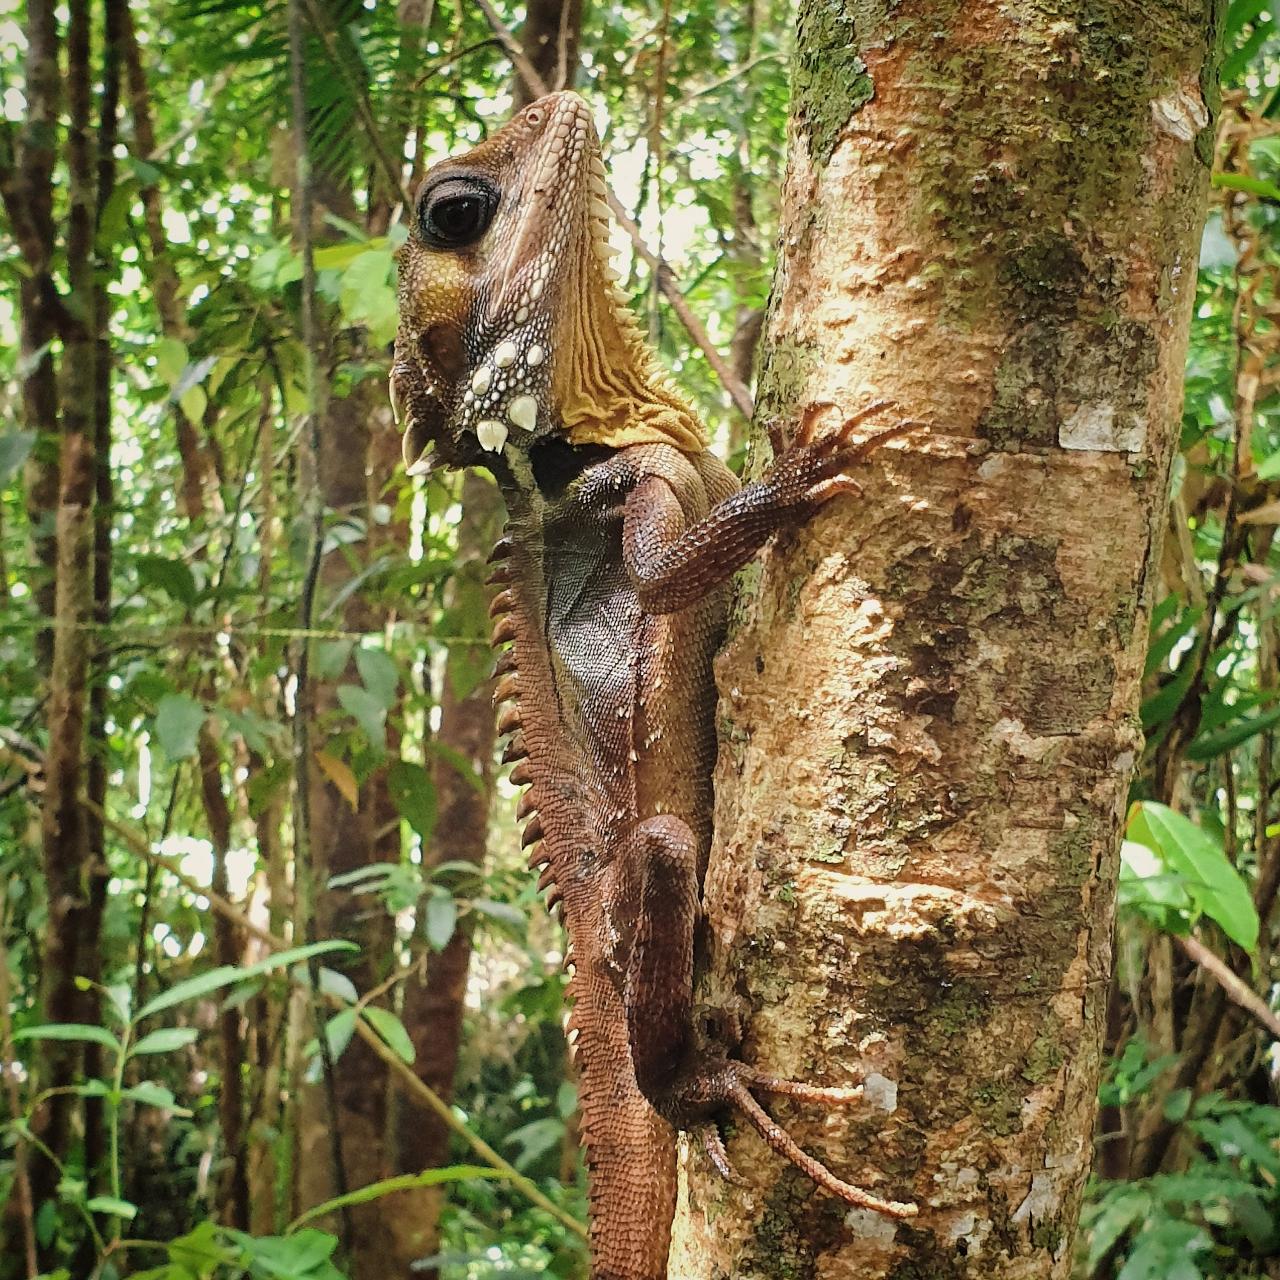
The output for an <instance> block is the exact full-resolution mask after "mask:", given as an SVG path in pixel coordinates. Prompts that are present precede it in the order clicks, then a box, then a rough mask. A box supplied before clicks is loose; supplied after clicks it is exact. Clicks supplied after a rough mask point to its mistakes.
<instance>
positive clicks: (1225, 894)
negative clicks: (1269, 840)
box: [1126, 800, 1258, 951]
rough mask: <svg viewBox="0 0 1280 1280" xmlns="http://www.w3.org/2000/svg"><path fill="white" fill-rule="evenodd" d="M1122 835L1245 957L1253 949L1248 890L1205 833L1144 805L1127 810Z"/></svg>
mask: <svg viewBox="0 0 1280 1280" xmlns="http://www.w3.org/2000/svg"><path fill="white" fill-rule="evenodd" d="M1126 835H1127V837H1128V838H1129V839H1130V840H1134V841H1136V842H1137V843H1138V844H1143V845H1146V846H1147V848H1149V849H1151V850H1152V851H1153V852H1154V853H1155V854H1157V855H1158V856H1159V857H1160V859H1161V860H1162V861H1163V862H1164V864H1165V865H1166V866H1167V867H1169V868H1170V869H1171V870H1173V871H1176V872H1177V873H1178V874H1179V875H1180V876H1181V877H1182V878H1183V881H1184V883H1185V884H1186V887H1187V892H1188V893H1189V894H1190V895H1191V898H1192V900H1193V902H1194V903H1195V904H1196V906H1197V908H1198V909H1199V910H1200V911H1201V912H1203V913H1204V914H1205V915H1207V916H1208V917H1209V918H1210V919H1212V920H1214V921H1216V922H1217V923H1218V925H1219V926H1221V928H1222V931H1223V932H1224V933H1225V934H1226V935H1227V937H1229V938H1230V939H1231V940H1232V941H1233V942H1236V943H1238V944H1239V945H1240V946H1242V947H1244V948H1245V950H1246V951H1252V950H1253V949H1254V948H1255V947H1256V946H1257V943H1258V913H1257V911H1256V910H1255V909H1254V906H1253V899H1252V898H1251V897H1250V896H1249V890H1248V888H1247V887H1246V886H1245V883H1244V881H1243V880H1242V879H1241V878H1240V873H1239V872H1238V871H1236V869H1235V868H1234V867H1233V866H1232V865H1231V863H1230V862H1229V861H1228V860H1227V855H1226V854H1225V853H1224V852H1223V850H1222V846H1221V845H1220V844H1218V843H1217V842H1216V841H1214V840H1213V839H1212V838H1211V837H1210V836H1209V835H1208V834H1207V833H1206V832H1205V831H1203V830H1202V829H1201V828H1200V827H1197V826H1196V825H1195V823H1193V822H1191V821H1190V820H1189V819H1187V818H1184V817H1183V816H1182V814H1180V813H1175V812H1174V811H1173V810H1172V809H1170V808H1168V807H1167V806H1166V805H1162V804H1156V803H1155V802H1154V801H1150V800H1144V801H1143V802H1142V803H1141V804H1138V805H1135V806H1134V807H1133V810H1132V813H1131V814H1130V818H1129V829H1128V831H1127V832H1126Z"/></svg>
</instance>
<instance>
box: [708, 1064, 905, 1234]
mask: <svg viewBox="0 0 1280 1280" xmlns="http://www.w3.org/2000/svg"><path fill="white" fill-rule="evenodd" d="M753 1083H755V1084H756V1087H757V1088H763V1087H764V1086H763V1085H762V1084H760V1083H759V1082H758V1081H753ZM772 1083H773V1084H774V1085H789V1086H790V1088H786V1089H774V1090H772V1092H776V1093H788V1094H790V1096H792V1097H797V1098H807V1097H810V1096H811V1095H810V1094H809V1090H811V1089H812V1090H813V1091H814V1092H815V1093H818V1094H822V1093H830V1092H852V1090H842V1091H828V1090H822V1089H816V1088H814V1086H810V1085H797V1084H796V1083H795V1082H794V1081H782V1080H774V1081H773V1082H772ZM728 1093H729V1101H730V1102H732V1103H733V1105H734V1106H736V1107H737V1108H738V1110H739V1111H741V1112H742V1113H743V1115H745V1116H746V1117H747V1119H748V1120H750V1121H751V1124H752V1126H753V1127H754V1128H755V1130H756V1132H757V1133H758V1134H759V1135H760V1136H761V1137H762V1138H763V1139H764V1140H765V1142H767V1143H768V1144H769V1146H770V1147H772V1148H773V1150H774V1151H776V1152H777V1153H778V1154H779V1155H780V1156H782V1157H783V1158H784V1159H787V1160H789V1161H791V1163H792V1164H793V1165H795V1166H796V1168H797V1169H800V1170H801V1171H802V1172H804V1173H806V1174H808V1176H809V1177H810V1178H812V1179H813V1180H814V1182H816V1183H817V1184H818V1185H819V1186H820V1187H822V1188H824V1189H825V1190H827V1191H829V1192H831V1194H832V1195H834V1196H839V1198H840V1199H841V1200H843V1201H845V1203H846V1204H851V1205H855V1206H856V1207H857V1208H859V1209H870V1210H872V1211H873V1212H875V1213H882V1214H884V1215H885V1216H886V1217H888V1218H914V1217H915V1216H916V1214H918V1213H919V1212H920V1210H919V1208H918V1207H917V1206H916V1205H914V1204H909V1203H906V1202H904V1201H901V1200H882V1199H880V1197H879V1196H874V1195H872V1194H871V1192H869V1191H864V1190H863V1189H862V1188H861V1187H855V1186H854V1185H853V1184H852V1183H849V1182H844V1181H842V1180H841V1179H840V1178H837V1177H836V1175H835V1174H834V1173H832V1172H831V1170H830V1169H828V1168H827V1166H826V1165H825V1164H823V1163H822V1161H821V1160H818V1159H815V1158H814V1157H813V1156H811V1155H810V1154H809V1153H808V1152H807V1151H805V1150H804V1149H803V1148H802V1147H801V1146H800V1145H799V1144H798V1143H797V1142H796V1140H795V1139H794V1138H793V1137H792V1136H791V1135H790V1134H789V1133H788V1132H787V1131H786V1130H785V1129H784V1128H783V1127H782V1126H781V1125H780V1124H778V1123H776V1122H775V1121H774V1120H773V1119H772V1117H770V1115H769V1114H768V1112H766V1111H765V1109H764V1108H763V1107H762V1106H761V1105H760V1104H759V1103H758V1102H757V1101H756V1100H755V1098H754V1097H752V1095H751V1092H750V1090H749V1089H748V1088H747V1086H746V1084H744V1083H743V1082H742V1081H740V1080H737V1079H734V1080H732V1081H731V1082H730V1083H729V1086H728ZM814 1100H817V1099H814ZM849 1100H851V1099H841V1101H849Z"/></svg>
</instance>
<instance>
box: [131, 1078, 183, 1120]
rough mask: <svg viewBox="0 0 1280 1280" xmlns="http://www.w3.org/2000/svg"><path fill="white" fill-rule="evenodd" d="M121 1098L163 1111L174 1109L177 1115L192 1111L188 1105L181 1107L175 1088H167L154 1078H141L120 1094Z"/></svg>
mask: <svg viewBox="0 0 1280 1280" xmlns="http://www.w3.org/2000/svg"><path fill="white" fill-rule="evenodd" d="M120 1097H121V1099H125V1100H128V1101H129V1102H140V1103H141V1104H142V1105H143V1106H144V1107H159V1108H160V1109H161V1110H162V1111H172V1112H173V1113H174V1114H175V1115H179V1116H189V1115H191V1114H192V1112H191V1111H190V1110H189V1109H188V1108H187V1107H180V1106H179V1105H178V1100H177V1099H176V1098H175V1097H174V1096H173V1090H172V1089H167V1088H166V1087H165V1086H164V1085H162V1084H157V1083H156V1082H155V1081H154V1080H141V1081H139V1082H138V1083H137V1084H135V1085H131V1086H130V1087H129V1088H128V1089H125V1090H123V1091H122V1092H121V1094H120Z"/></svg>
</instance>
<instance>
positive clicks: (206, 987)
mask: <svg viewBox="0 0 1280 1280" xmlns="http://www.w3.org/2000/svg"><path fill="white" fill-rule="evenodd" d="M358 950H359V948H358V947H357V946H356V945H355V944H354V943H352V942H344V941H342V940H341V939H338V938H330V939H328V940H326V941H324V942H311V943H308V944H307V945H306V946H303V947H290V948H289V949H288V950H287V951H277V952H275V953H274V954H273V955H269V956H267V957H266V959H264V960H259V961H258V962H257V963H256V964H251V965H246V966H245V967H244V968H239V967H237V966H236V965H229V964H224V965H219V966H218V967H217V968H216V969H210V970H209V972H208V973H202V974H199V975H197V976H196V977H194V978H188V979H187V980H186V981H185V982H179V983H178V984H177V985H176V986H172V987H170V988H169V990H168V991H165V992H163V993H162V994H160V995H158V996H156V997H155V999H154V1000H149V1001H147V1003H146V1004H145V1005H143V1006H142V1008H141V1009H139V1010H138V1021H139V1022H141V1021H142V1020H143V1019H144V1018H149V1017H151V1015H152V1014H155V1013H159V1012H160V1011H161V1010H162V1009H169V1008H172V1007H173V1006H174V1005H176V1004H182V1003H183V1002H184V1001H186V1000H195V999H197V998H199V997H200V996H207V995H212V994H213V992H215V991H221V990H223V989H224V988H226V987H231V986H234V985H235V984H236V983H237V982H244V981H246V980H247V979H249V978H256V977H258V975H259V974H263V973H270V972H271V970H272V969H279V968H280V967H281V966H282V965H291V964H296V963H297V962H298V961H299V960H307V959H310V957H311V956H320V955H325V954H326V953H327V952H330V951H358Z"/></svg>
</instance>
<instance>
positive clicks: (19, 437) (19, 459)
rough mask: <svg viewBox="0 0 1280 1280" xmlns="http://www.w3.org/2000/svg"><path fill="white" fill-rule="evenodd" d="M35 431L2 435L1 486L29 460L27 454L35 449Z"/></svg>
mask: <svg viewBox="0 0 1280 1280" xmlns="http://www.w3.org/2000/svg"><path fill="white" fill-rule="evenodd" d="M35 443H36V433H35V432H34V431H6V432H4V434H3V435H0V484H4V482H5V481H6V480H8V479H9V477H10V476H11V475H13V474H14V472H16V471H17V470H18V468H19V467H20V466H22V464H23V463H24V462H26V460H27V454H29V453H30V452H31V450H32V449H33V448H34V447H35Z"/></svg>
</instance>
